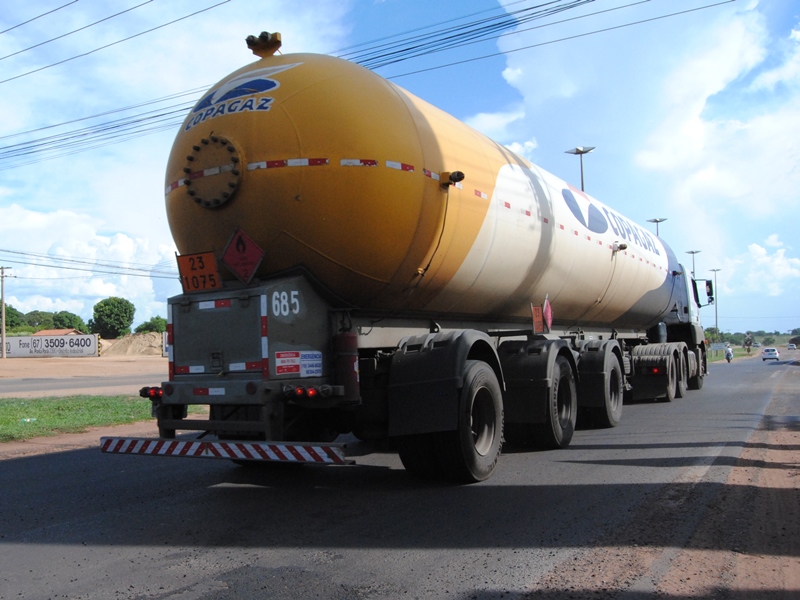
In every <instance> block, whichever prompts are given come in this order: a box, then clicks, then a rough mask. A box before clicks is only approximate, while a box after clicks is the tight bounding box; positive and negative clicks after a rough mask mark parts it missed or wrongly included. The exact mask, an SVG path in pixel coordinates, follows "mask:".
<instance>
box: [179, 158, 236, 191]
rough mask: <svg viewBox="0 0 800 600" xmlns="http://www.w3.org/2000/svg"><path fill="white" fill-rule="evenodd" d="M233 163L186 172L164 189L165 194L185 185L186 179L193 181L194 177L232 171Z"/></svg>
mask: <svg viewBox="0 0 800 600" xmlns="http://www.w3.org/2000/svg"><path fill="white" fill-rule="evenodd" d="M233 169H234V165H231V164H228V165H220V166H219V167H209V168H208V169H203V170H202V171H192V172H191V173H188V174H187V175H186V176H185V177H181V178H180V179H178V181H173V182H172V183H170V184H169V185H168V186H167V189H166V190H164V193H165V194H169V193H170V192H171V191H172V190H176V189H178V188H179V187H181V186H182V185H186V180H187V179H188V180H189V181H194V180H195V179H201V178H203V177H211V176H212V175H219V174H220V173H227V172H228V171H233Z"/></svg>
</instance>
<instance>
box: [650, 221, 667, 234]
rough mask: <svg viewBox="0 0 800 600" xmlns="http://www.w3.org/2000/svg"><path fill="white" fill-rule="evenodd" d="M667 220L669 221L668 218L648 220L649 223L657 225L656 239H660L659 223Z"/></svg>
mask: <svg viewBox="0 0 800 600" xmlns="http://www.w3.org/2000/svg"><path fill="white" fill-rule="evenodd" d="M666 220H667V218H666V217H658V218H655V219H647V222H648V223H655V224H656V237H658V224H659V223H663V222H664V221H666Z"/></svg>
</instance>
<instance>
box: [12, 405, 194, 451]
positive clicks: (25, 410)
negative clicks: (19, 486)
mask: <svg viewBox="0 0 800 600" xmlns="http://www.w3.org/2000/svg"><path fill="white" fill-rule="evenodd" d="M200 410H201V407H191V406H190V407H189V412H195V411H200ZM148 420H153V419H152V418H151V417H150V402H149V401H148V400H145V399H142V398H139V397H138V396H67V397H63V398H3V399H0V442H11V441H19V440H27V439H31V438H35V437H43V436H48V435H58V434H60V433H81V432H84V431H86V430H87V429H88V428H89V427H107V426H109V425H124V424H126V423H135V422H137V421H148Z"/></svg>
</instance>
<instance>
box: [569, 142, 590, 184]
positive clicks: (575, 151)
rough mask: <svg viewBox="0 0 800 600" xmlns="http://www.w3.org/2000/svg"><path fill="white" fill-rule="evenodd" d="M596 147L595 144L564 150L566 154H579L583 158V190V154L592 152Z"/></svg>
mask: <svg viewBox="0 0 800 600" xmlns="http://www.w3.org/2000/svg"><path fill="white" fill-rule="evenodd" d="M594 149H595V146H577V147H576V148H573V149H572V150H564V154H577V155H578V156H579V157H580V159H581V191H584V189H583V155H584V154H589V152H591V151H592V150H594Z"/></svg>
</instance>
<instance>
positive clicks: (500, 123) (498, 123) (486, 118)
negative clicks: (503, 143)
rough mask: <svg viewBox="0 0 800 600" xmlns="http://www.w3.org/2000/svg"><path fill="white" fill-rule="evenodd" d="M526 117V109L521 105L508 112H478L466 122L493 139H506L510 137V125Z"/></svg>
mask: <svg viewBox="0 0 800 600" xmlns="http://www.w3.org/2000/svg"><path fill="white" fill-rule="evenodd" d="M524 118H525V110H524V109H523V108H521V107H520V108H515V109H513V110H510V111H506V112H496V113H478V114H477V115H475V116H473V117H470V118H468V119H465V122H466V124H467V125H469V126H470V127H473V128H474V129H477V130H478V131H480V132H481V133H482V134H484V135H487V136H489V137H490V138H492V139H493V140H504V139H508V136H509V130H508V127H509V125H511V124H512V123H514V122H516V121H519V120H520V119H524Z"/></svg>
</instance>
